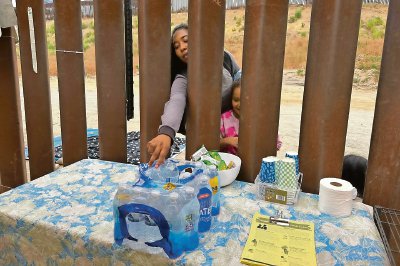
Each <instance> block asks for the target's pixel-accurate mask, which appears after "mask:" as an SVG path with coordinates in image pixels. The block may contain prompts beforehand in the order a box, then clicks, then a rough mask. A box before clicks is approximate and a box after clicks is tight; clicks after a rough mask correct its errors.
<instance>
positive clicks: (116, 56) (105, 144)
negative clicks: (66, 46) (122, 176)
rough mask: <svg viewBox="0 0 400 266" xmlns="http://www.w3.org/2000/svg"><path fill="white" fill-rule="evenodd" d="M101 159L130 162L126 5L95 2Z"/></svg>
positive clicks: (120, 0) (114, 1)
mask: <svg viewBox="0 0 400 266" xmlns="http://www.w3.org/2000/svg"><path fill="white" fill-rule="evenodd" d="M94 20H95V23H94V26H95V45H96V81H97V103H98V104H97V105H98V116H99V145H100V158H101V159H103V160H109V161H117V162H126V158H127V153H126V152H127V147H126V109H125V106H126V102H125V100H126V97H125V52H124V51H125V48H124V1H123V0H109V1H104V0H95V1H94Z"/></svg>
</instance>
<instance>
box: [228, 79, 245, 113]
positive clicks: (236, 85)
mask: <svg viewBox="0 0 400 266" xmlns="http://www.w3.org/2000/svg"><path fill="white" fill-rule="evenodd" d="M241 81H242V79H241V78H238V79H237V80H235V81H234V82H233V83H232V85H231V88H230V90H231V92H230V93H231V96H230V99H231V100H230V102H229V107H230V109H233V106H232V98H233V92H234V91H235V89H236V88H240V87H241Z"/></svg>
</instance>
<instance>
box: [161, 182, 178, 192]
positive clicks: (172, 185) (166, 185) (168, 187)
mask: <svg viewBox="0 0 400 266" xmlns="http://www.w3.org/2000/svg"><path fill="white" fill-rule="evenodd" d="M163 188H164V189H165V190H168V191H172V190H174V189H175V188H176V185H174V184H172V183H167V184H165V185H164V186H163Z"/></svg>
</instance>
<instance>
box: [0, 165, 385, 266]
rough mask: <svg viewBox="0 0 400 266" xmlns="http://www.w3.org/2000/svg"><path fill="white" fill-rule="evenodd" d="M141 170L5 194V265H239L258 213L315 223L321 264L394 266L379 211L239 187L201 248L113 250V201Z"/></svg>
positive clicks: (1, 198)
mask: <svg viewBox="0 0 400 266" xmlns="http://www.w3.org/2000/svg"><path fill="white" fill-rule="evenodd" d="M137 169H138V168H137V167H136V166H134V165H128V164H121V163H114V162H106V161H101V160H90V159H86V160H82V161H79V162H77V163H74V164H72V165H70V166H67V167H64V168H61V169H59V170H57V171H55V172H53V173H50V174H48V175H45V176H43V177H41V178H39V179H36V180H34V181H32V182H30V183H27V184H24V185H22V186H20V187H18V188H16V189H13V190H11V191H8V192H6V193H3V194H1V195H0V264H1V265H27V264H28V265H31V264H33V263H35V264H36V265H46V264H51V265H73V264H75V265H130V264H135V265H165V264H176V265H188V264H189V265H211V264H213V265H240V263H239V258H240V255H241V252H242V249H243V246H244V244H245V242H246V239H247V234H248V232H249V226H250V221H251V218H252V216H253V214H254V213H255V212H256V211H260V212H261V213H263V214H266V215H275V214H276V212H277V211H281V212H283V215H284V217H285V218H289V219H298V220H308V221H313V222H314V223H315V241H316V252H317V260H318V264H319V265H349V264H357V265H384V264H388V260H387V256H386V253H385V249H384V246H383V244H382V241H381V239H380V237H379V233H378V231H377V229H376V227H375V225H374V222H373V218H372V208H371V207H370V206H367V205H365V204H362V203H354V208H353V213H352V215H351V216H350V217H347V218H341V219H337V218H334V217H331V216H329V215H325V214H321V213H320V212H319V211H318V207H317V203H318V196H317V195H313V194H307V193H301V195H300V197H299V201H298V203H297V204H296V205H295V206H294V207H293V206H285V205H279V204H270V203H268V202H264V201H259V200H257V199H256V196H255V186H254V184H248V183H244V182H239V181H235V182H234V183H233V184H231V185H229V186H227V187H225V188H223V189H222V201H223V206H222V208H221V214H220V216H219V217H218V220H219V221H218V222H217V223H214V224H213V228H212V230H211V232H209V233H206V234H203V235H202V237H201V240H200V243H201V245H200V247H199V248H198V249H197V250H195V251H193V252H190V253H186V254H184V255H183V256H181V257H180V258H178V259H177V260H174V261H171V260H169V259H168V258H166V257H165V256H163V255H162V254H148V253H145V252H141V251H137V250H131V249H129V248H126V247H120V246H118V245H116V244H115V243H114V238H113V216H112V200H113V197H114V195H115V192H116V190H117V187H118V184H122V183H132V184H133V183H134V182H135V181H136V179H137V178H138V170H137Z"/></svg>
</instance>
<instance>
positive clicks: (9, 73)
mask: <svg viewBox="0 0 400 266" xmlns="http://www.w3.org/2000/svg"><path fill="white" fill-rule="evenodd" d="M0 80H1V85H0V127H1V130H0V178H1V179H0V184H2V185H5V186H7V187H16V186H19V185H22V184H23V183H25V182H26V167H25V156H24V138H23V135H22V118H21V102H20V97H19V85H18V69H17V56H16V52H15V35H13V34H12V28H5V29H2V36H1V37H0ZM0 193H1V192H0Z"/></svg>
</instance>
